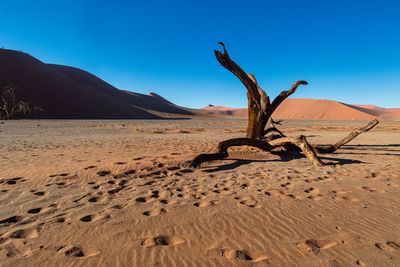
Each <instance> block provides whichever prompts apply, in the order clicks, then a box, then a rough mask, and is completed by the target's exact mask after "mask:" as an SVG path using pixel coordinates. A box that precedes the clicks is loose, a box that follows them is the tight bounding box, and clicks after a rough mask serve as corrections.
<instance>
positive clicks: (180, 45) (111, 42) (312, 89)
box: [0, 0, 400, 108]
mask: <svg viewBox="0 0 400 267" xmlns="http://www.w3.org/2000/svg"><path fill="white" fill-rule="evenodd" d="M0 18H1V22H0V47H4V48H8V49H15V50H22V51H24V52H27V53H29V54H31V55H32V56H34V57H36V58H38V59H40V60H42V61H44V62H46V63H54V64H62V65H69V66H74V67H78V68H81V69H84V70H86V71H89V72H91V73H93V74H95V75H97V76H98V77H100V78H102V79H103V80H105V81H107V82H109V83H110V84H112V85H114V86H116V87H117V88H120V89H125V90H130V91H134V92H139V93H144V94H147V93H149V92H155V93H158V94H160V95H162V96H163V97H165V98H167V99H168V100H170V101H172V102H174V103H176V104H178V105H182V106H187V107H195V108H200V107H204V106H206V105H208V104H214V105H223V106H230V107H246V106H247V99H246V90H245V88H244V87H243V85H242V84H241V83H240V81H239V80H238V79H237V78H236V77H235V76H234V75H233V74H231V73H230V72H228V71H227V70H225V69H224V68H223V67H221V66H219V63H218V62H217V60H216V59H215V56H214V53H213V49H214V48H218V49H219V48H220V47H219V45H218V44H217V42H218V41H223V42H224V43H225V44H226V46H227V50H228V52H229V54H230V56H231V58H232V59H233V60H234V61H235V62H236V63H238V64H239V65H240V66H241V67H242V68H243V69H244V71H246V72H250V73H253V74H254V75H255V76H256V78H257V80H258V81H259V83H260V85H261V87H263V88H264V90H265V91H266V92H267V94H268V95H270V97H271V98H273V97H275V96H276V95H277V94H279V92H280V91H281V90H287V89H288V88H289V87H290V85H291V84H292V83H293V82H294V81H296V80H300V79H303V80H306V81H308V82H309V85H308V86H302V87H299V89H298V91H297V92H296V93H295V94H294V95H293V96H292V97H293V98H317V99H331V100H337V101H341V102H345V103H351V104H375V105H378V106H382V107H400V86H399V82H398V80H399V77H400V1H378V0H377V1H368V0H366V1H351V0H347V1H285V0H282V1H276V0H275V1H267V0H266V1H244V0H242V1H234V0H229V1H225V0H215V1H189V0H187V1H172V0H169V1H143V0H142V1H101V0H99V1H85V0H80V1H74V0H70V1H61V0H60V1H55V0H53V1H40V0H36V1H24V0H22V1H15V0H13V1H9V0H1V5H0Z"/></svg>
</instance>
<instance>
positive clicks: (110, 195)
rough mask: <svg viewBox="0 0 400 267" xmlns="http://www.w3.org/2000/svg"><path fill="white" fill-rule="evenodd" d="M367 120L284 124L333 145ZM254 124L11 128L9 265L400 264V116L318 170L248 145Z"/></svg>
mask: <svg viewBox="0 0 400 267" xmlns="http://www.w3.org/2000/svg"><path fill="white" fill-rule="evenodd" d="M365 123H366V122H365V121H290V120H289V121H285V122H284V124H283V125H282V126H281V128H282V130H284V131H285V133H287V134H288V135H289V136H296V135H299V134H302V135H305V136H306V137H307V138H308V140H309V141H310V142H311V143H313V144H317V143H318V144H330V143H333V142H335V141H337V140H339V139H340V138H342V137H344V136H345V135H347V133H348V132H350V131H351V130H352V129H353V128H355V127H359V126H361V125H364V124H365ZM245 129H246V120H222V119H221V120H216V119H213V120H211V119H208V120H206V119H203V120H201V119H198V120H163V121H159V120H153V121H137V120H125V121H116V120H109V121H95V120H92V121H90V120H76V121H73V120H65V121H64V120H54V121H46V120H30V121H5V122H4V123H2V124H0V149H1V150H0V151H1V156H0V205H1V209H0V265H2V266H357V265H359V266H399V265H400V187H399V186H400V167H399V165H400V123H398V122H397V123H396V122H382V123H381V124H379V125H378V126H377V127H375V128H374V129H373V130H371V131H370V132H367V133H364V134H362V135H360V136H359V137H357V138H356V139H354V140H353V141H352V142H350V143H349V144H347V145H345V146H344V147H343V148H341V149H339V150H338V151H337V152H336V153H334V154H329V155H327V156H324V155H323V156H322V160H324V161H325V162H326V163H328V165H327V166H325V167H316V166H313V165H312V164H311V163H310V162H309V160H307V159H306V158H304V157H299V156H298V154H285V153H279V154H270V153H265V152H262V151H260V150H257V149H250V148H243V147H242V148H235V149H233V151H232V156H231V157H230V158H228V159H227V160H221V161H214V162H209V163H207V164H205V165H204V166H203V167H202V168H200V169H187V168H184V167H182V165H181V163H182V162H184V161H185V160H189V159H191V158H193V157H194V156H195V155H196V154H197V153H204V152H211V151H214V149H215V147H216V145H217V144H218V142H220V141H222V140H225V139H228V138H233V137H241V136H244V135H245Z"/></svg>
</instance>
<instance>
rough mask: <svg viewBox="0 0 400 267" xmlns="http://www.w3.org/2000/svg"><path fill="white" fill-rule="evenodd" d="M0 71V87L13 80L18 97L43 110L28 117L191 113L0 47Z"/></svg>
mask: <svg viewBox="0 0 400 267" xmlns="http://www.w3.org/2000/svg"><path fill="white" fill-rule="evenodd" d="M0 72H1V73H2V75H1V76H0V87H3V86H5V85H8V84H9V83H13V84H14V85H16V86H18V87H19V91H17V92H16V93H17V96H18V97H19V99H22V100H24V101H26V102H29V103H32V104H34V105H37V106H41V107H42V108H43V109H44V112H42V113H39V114H34V115H33V116H29V117H30V118H57V119H60V118H77V119H83V118H86V119H88V118H106V119H110V118H125V119H135V118H138V119H139V118H140V119H144V118H147V119H151V118H160V116H158V115H156V114H155V113H154V112H153V111H155V112H158V113H171V114H180V115H192V113H191V112H190V111H188V110H186V109H184V108H181V107H178V106H176V105H174V104H172V103H171V102H168V101H167V100H165V99H163V98H162V97H160V96H158V95H156V94H154V93H153V94H149V95H143V94H137V93H131V92H127V91H122V90H118V89H117V88H115V87H113V86H112V85H110V84H108V83H106V82H104V81H103V80H101V79H99V78H98V77H96V76H94V75H93V74H90V73H88V72H86V71H84V70H80V69H77V68H73V67H68V66H61V65H54V64H45V63H43V62H41V61H39V60H37V59H35V58H34V57H32V56H30V55H28V54H25V53H22V52H18V51H13V50H6V49H0ZM21 116H22V115H20V116H19V117H21Z"/></svg>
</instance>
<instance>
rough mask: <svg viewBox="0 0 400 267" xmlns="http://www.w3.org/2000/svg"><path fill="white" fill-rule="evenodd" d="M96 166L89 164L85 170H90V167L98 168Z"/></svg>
mask: <svg viewBox="0 0 400 267" xmlns="http://www.w3.org/2000/svg"><path fill="white" fill-rule="evenodd" d="M96 167H97V166H93V165H92V166H87V167H85V168H84V169H85V170H89V169H93V168H96Z"/></svg>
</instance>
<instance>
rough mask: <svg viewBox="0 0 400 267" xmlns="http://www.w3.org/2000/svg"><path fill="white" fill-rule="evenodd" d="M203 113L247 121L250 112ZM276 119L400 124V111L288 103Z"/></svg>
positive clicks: (208, 108) (326, 102)
mask: <svg viewBox="0 0 400 267" xmlns="http://www.w3.org/2000/svg"><path fill="white" fill-rule="evenodd" d="M201 111H202V112H204V113H207V114H210V115H217V116H233V117H247V108H229V107H223V106H213V105H208V106H206V107H204V108H202V109H201ZM273 117H274V118H276V119H301V120H372V119H380V120H391V121H399V120H400V109H398V108H381V107H377V106H373V105H350V104H345V103H340V102H337V101H333V100H325V99H323V100H321V99H301V98H291V99H286V100H285V101H284V102H283V103H282V104H281V105H280V106H279V107H278V108H277V109H276V111H275V112H274V114H273Z"/></svg>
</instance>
